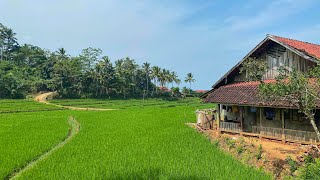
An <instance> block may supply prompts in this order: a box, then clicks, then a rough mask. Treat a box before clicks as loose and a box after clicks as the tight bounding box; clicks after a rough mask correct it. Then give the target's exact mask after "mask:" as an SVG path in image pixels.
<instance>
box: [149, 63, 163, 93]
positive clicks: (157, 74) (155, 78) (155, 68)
mask: <svg viewBox="0 0 320 180" xmlns="http://www.w3.org/2000/svg"><path fill="white" fill-rule="evenodd" d="M160 73H161V68H160V67H159V66H153V67H152V70H151V77H152V79H153V81H154V85H155V87H154V88H153V92H152V95H154V91H155V90H156V92H157V85H158V81H159V77H160Z"/></svg>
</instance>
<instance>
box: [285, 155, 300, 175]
mask: <svg viewBox="0 0 320 180" xmlns="http://www.w3.org/2000/svg"><path fill="white" fill-rule="evenodd" d="M286 161H287V163H288V164H289V166H290V173H291V174H293V173H294V172H295V171H296V170H297V169H298V164H297V162H296V161H295V160H293V159H292V158H291V157H290V156H288V157H287V158H286Z"/></svg>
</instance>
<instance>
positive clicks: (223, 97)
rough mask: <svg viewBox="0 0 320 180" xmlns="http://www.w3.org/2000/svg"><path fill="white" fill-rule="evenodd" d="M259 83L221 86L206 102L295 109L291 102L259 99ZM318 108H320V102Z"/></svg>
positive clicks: (268, 81) (270, 81) (269, 81)
mask: <svg viewBox="0 0 320 180" xmlns="http://www.w3.org/2000/svg"><path fill="white" fill-rule="evenodd" d="M264 82H265V83H272V82H275V80H266V81H264ZM259 85H260V82H259V81H251V82H240V83H234V84H228V85H225V86H221V87H219V88H218V89H216V90H214V91H213V92H211V93H210V94H209V95H208V96H207V97H206V98H205V99H204V102H211V103H221V104H231V105H249V106H266V107H286V108H289V107H290V108H295V107H296V106H295V105H294V104H292V103H291V102H289V101H285V100H275V101H274V100H273V101H271V100H270V101H265V100H262V99H261V98H260V97H259ZM317 107H320V103H319V102H318V105H317Z"/></svg>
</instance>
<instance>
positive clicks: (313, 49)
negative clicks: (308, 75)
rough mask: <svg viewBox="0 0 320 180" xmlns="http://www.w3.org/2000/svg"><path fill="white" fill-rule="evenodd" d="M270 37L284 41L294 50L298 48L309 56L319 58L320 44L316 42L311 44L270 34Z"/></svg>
mask: <svg viewBox="0 0 320 180" xmlns="http://www.w3.org/2000/svg"><path fill="white" fill-rule="evenodd" d="M272 37H274V38H275V39H276V40H278V41H280V42H281V43H284V44H286V45H288V46H290V47H292V48H294V49H296V50H299V51H302V52H304V53H306V54H308V55H309V56H312V57H315V58H317V59H320V45H318V44H312V43H308V42H303V41H298V40H294V39H289V38H284V37H279V36H272Z"/></svg>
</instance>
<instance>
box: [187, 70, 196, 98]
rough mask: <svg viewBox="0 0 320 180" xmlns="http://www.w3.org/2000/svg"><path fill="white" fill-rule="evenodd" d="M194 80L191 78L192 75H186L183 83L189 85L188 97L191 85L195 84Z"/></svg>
mask: <svg viewBox="0 0 320 180" xmlns="http://www.w3.org/2000/svg"><path fill="white" fill-rule="evenodd" d="M195 81H196V80H195V79H194V78H193V74H192V73H188V74H187V76H186V78H185V80H184V82H186V83H189V84H190V89H189V95H190V94H191V83H193V82H195Z"/></svg>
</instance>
